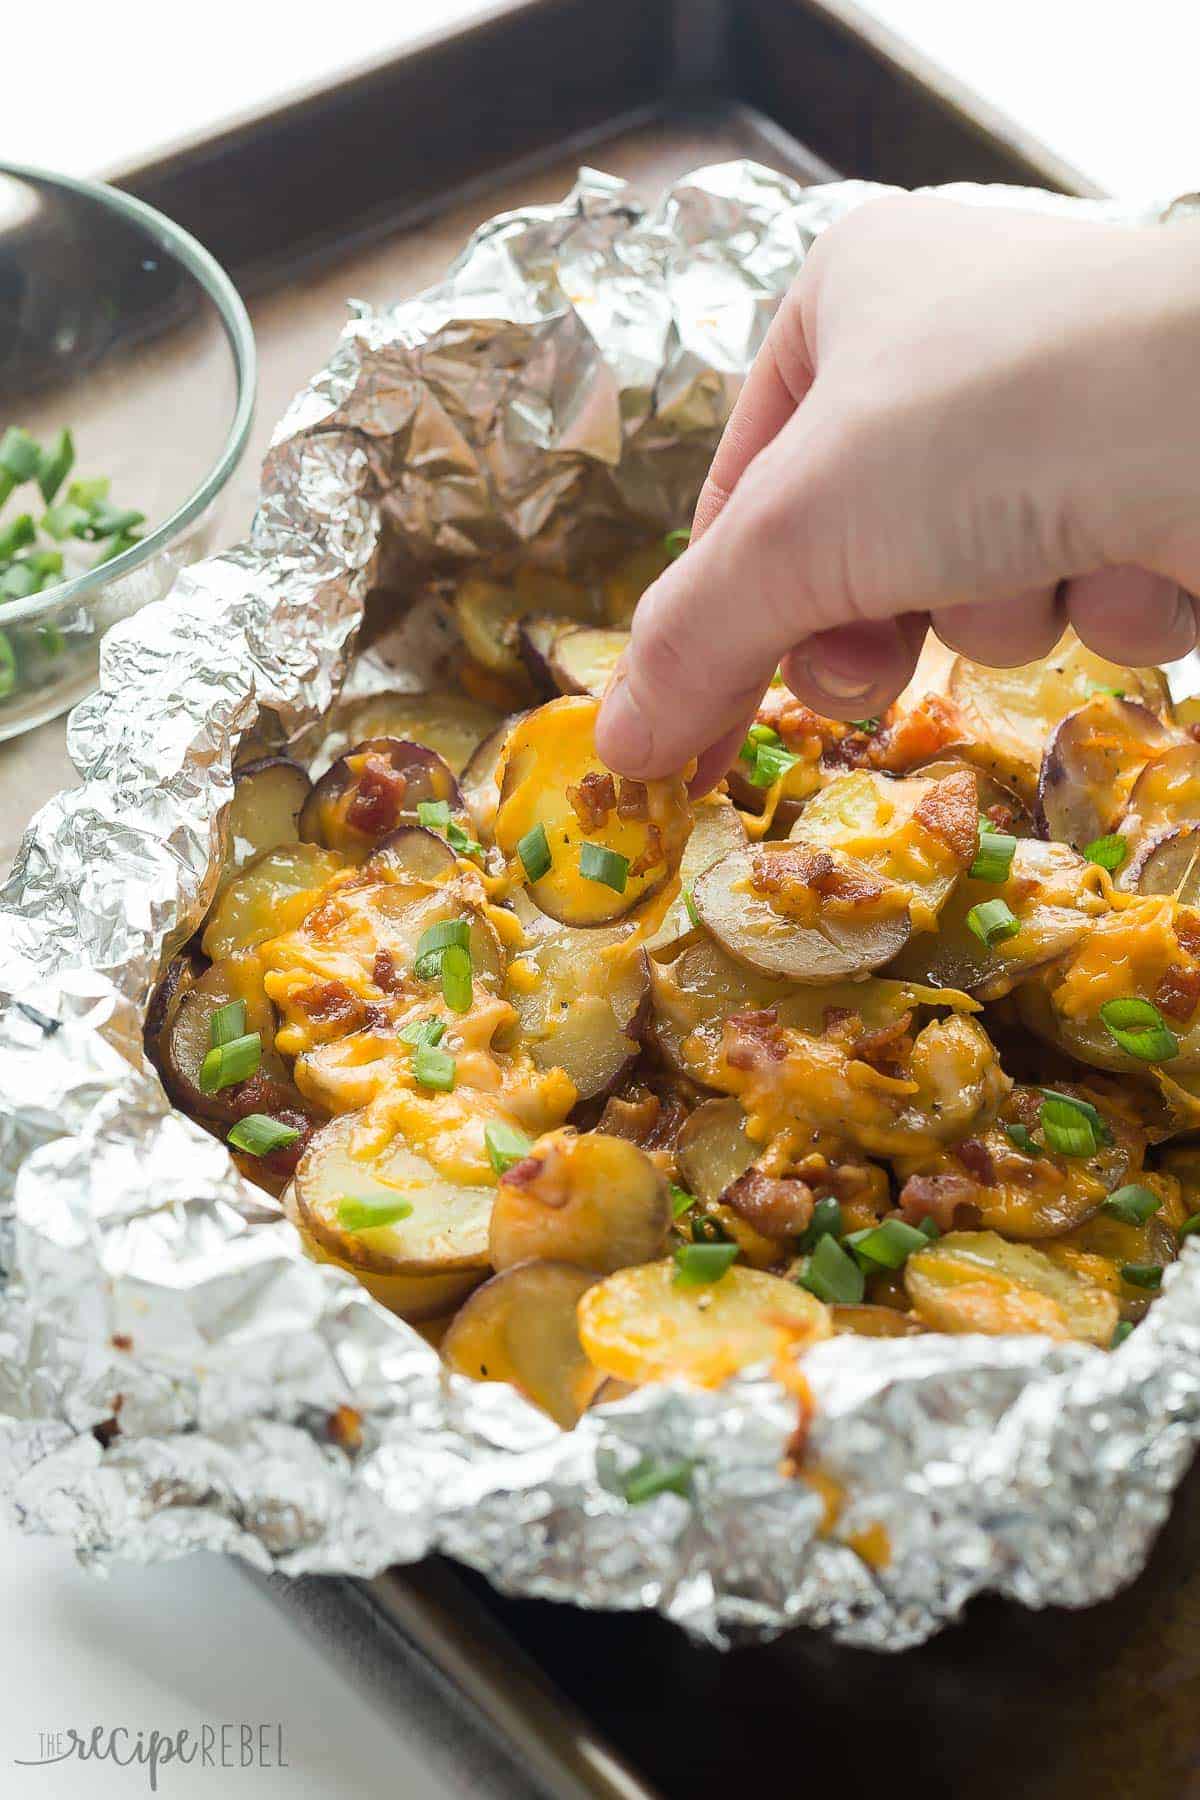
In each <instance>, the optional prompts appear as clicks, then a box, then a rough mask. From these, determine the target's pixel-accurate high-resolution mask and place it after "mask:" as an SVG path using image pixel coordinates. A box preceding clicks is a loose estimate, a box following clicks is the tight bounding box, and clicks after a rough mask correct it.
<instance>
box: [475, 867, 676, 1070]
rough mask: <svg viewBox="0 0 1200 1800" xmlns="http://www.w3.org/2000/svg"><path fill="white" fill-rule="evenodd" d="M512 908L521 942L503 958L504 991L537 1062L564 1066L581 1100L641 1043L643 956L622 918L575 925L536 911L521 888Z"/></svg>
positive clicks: (624, 1064) (644, 993)
mask: <svg viewBox="0 0 1200 1800" xmlns="http://www.w3.org/2000/svg"><path fill="white" fill-rule="evenodd" d="M513 910H514V911H515V912H516V915H517V917H518V919H519V920H520V922H521V925H522V927H523V928H524V933H525V944H524V947H523V948H522V949H521V950H520V952H519V953H518V954H517V956H516V957H514V959H513V961H512V962H511V963H510V965H509V973H508V985H507V988H506V998H507V999H508V1000H509V1001H511V1003H512V1005H513V1007H514V1008H515V1010H516V1014H517V1017H518V1019H519V1021H520V1026H521V1036H522V1042H523V1043H524V1045H525V1047H526V1048H527V1049H528V1051H529V1054H530V1056H531V1057H532V1058H533V1061H534V1063H535V1064H536V1066H537V1067H538V1068H539V1069H552V1068H558V1069H563V1070H564V1071H565V1072H566V1074H567V1075H569V1076H570V1078H571V1081H572V1082H573V1083H574V1085H575V1088H576V1091H577V1093H578V1097H579V1099H580V1100H593V1099H595V1098H596V1097H597V1096H598V1095H601V1094H605V1093H607V1092H608V1090H609V1089H610V1088H611V1087H612V1086H613V1084H614V1083H615V1082H616V1081H617V1080H619V1078H620V1076H621V1075H622V1074H623V1073H624V1071H625V1070H626V1069H627V1068H628V1066H629V1064H630V1063H631V1062H632V1061H633V1059H634V1057H635V1056H636V1055H637V1054H638V1050H639V1048H640V1044H639V1041H638V1040H639V1034H640V1030H641V1024H642V1015H643V1010H644V1007H645V1003H646V999H647V995H648V992H649V977H648V972H647V968H646V958H645V956H644V955H643V953H642V951H641V950H640V949H637V948H635V947H628V946H627V940H628V937H629V927H628V926H627V925H612V926H593V927H591V928H590V929H588V930H586V931H576V930H574V929H573V928H572V927H571V926H569V925H560V924H558V923H557V922H556V921H554V920H552V919H550V918H548V917H547V916H546V915H545V914H544V913H540V912H539V911H538V910H537V908H536V907H535V906H534V905H533V903H532V901H530V899H529V898H528V896H527V895H526V894H525V893H524V892H523V891H522V890H520V889H518V890H517V892H516V893H514V895H513Z"/></svg>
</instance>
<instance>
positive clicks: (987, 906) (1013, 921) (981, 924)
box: [967, 900, 1021, 950]
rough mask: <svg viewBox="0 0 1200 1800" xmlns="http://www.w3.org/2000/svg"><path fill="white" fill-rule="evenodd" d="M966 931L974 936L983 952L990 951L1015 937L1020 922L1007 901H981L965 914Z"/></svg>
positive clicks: (1019, 927)
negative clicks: (981, 946)
mask: <svg viewBox="0 0 1200 1800" xmlns="http://www.w3.org/2000/svg"><path fill="white" fill-rule="evenodd" d="M967 929H968V931H971V932H973V933H974V934H975V936H976V937H977V938H978V939H979V941H980V943H981V944H982V945H983V947H984V949H985V950H990V949H991V948H992V945H993V944H1002V943H1003V942H1004V940H1005V938H1012V937H1016V935H1017V933H1018V931H1020V929H1021V922H1020V920H1019V919H1018V918H1016V917H1015V915H1014V913H1013V910H1012V908H1011V907H1010V906H1009V904H1008V902H1007V900H981V901H980V902H979V904H978V906H973V907H972V908H971V910H970V912H969V913H968V914H967Z"/></svg>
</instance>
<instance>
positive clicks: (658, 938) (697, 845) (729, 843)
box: [646, 794, 747, 957]
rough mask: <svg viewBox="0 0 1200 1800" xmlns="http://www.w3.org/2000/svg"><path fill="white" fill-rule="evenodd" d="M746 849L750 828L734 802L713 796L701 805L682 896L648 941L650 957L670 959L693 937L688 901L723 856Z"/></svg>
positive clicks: (682, 871)
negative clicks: (697, 884) (743, 820)
mask: <svg viewBox="0 0 1200 1800" xmlns="http://www.w3.org/2000/svg"><path fill="white" fill-rule="evenodd" d="M746 845H747V838H746V827H745V826H744V825H743V824H742V817H741V814H740V813H739V812H738V809H737V807H736V806H734V805H733V803H732V802H731V801H729V800H727V799H726V798H725V796H724V795H723V794H710V795H709V796H708V797H707V798H706V799H704V800H701V801H700V803H699V804H698V805H697V807H696V815H695V818H694V820H693V822H692V831H691V836H690V837H689V838H688V841H687V844H686V845H685V847H684V852H683V860H682V862H681V863H680V865H679V893H678V894H677V895H676V896H675V898H674V900H672V902H671V904H670V906H669V907H668V908H667V910H666V912H665V913H664V915H663V921H662V924H661V925H660V926H659V927H658V930H657V931H655V932H653V933H652V934H651V935H650V937H648V938H647V939H646V950H647V953H648V954H649V955H651V956H657V957H670V956H672V955H673V954H674V953H675V951H676V950H677V949H678V948H679V947H680V945H682V944H683V942H684V940H685V939H686V938H688V937H691V936H692V935H693V933H694V932H695V930H696V924H695V921H694V920H693V918H692V915H691V913H690V912H689V911H688V899H689V897H690V896H691V895H692V893H693V890H694V889H695V885H696V883H697V881H699V879H700V877H701V875H703V874H704V871H705V870H706V869H711V867H712V865H713V864H714V863H716V862H720V860H721V858H722V857H723V856H728V855H730V854H731V853H732V852H733V851H735V850H744V849H745V848H746ZM693 904H694V902H693Z"/></svg>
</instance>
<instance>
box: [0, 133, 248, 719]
mask: <svg viewBox="0 0 1200 1800" xmlns="http://www.w3.org/2000/svg"><path fill="white" fill-rule="evenodd" d="M254 387H255V354H254V334H253V332H252V330H251V327H250V320H249V318H248V317H247V314H246V309H245V307H244V306H243V304H242V301H241V298H240V296H239V294H238V292H237V289H236V288H235V287H234V285H233V283H232V281H231V280H230V279H229V277H228V275H226V274H225V272H224V270H223V269H222V268H221V267H220V266H219V264H217V263H216V262H214V261H213V258H212V257H211V256H210V255H209V254H208V252H207V251H206V250H204V249H203V248H202V247H201V245H199V244H198V243H197V242H196V241H195V239H194V238H192V237H189V236H188V234H187V232H185V231H181V230H180V229H179V227H178V226H177V225H173V224H172V223H171V222H170V220H169V219H165V218H163V217H162V215H161V214H160V213H157V212H155V211H154V210H153V209H152V208H151V207H149V206H143V205H142V203H141V201H139V200H133V199H131V198H130V197H129V196H128V195H127V194H122V193H119V192H118V191H117V190H116V189H115V188H111V187H105V186H103V185H102V184H101V183H99V182H85V181H74V180H69V179H68V178H66V177H65V176H60V175H50V174H46V173H44V172H42V171H40V170H37V169H27V168H23V167H21V166H19V165H14V164H9V163H0V437H2V436H3V433H4V431H5V430H6V429H7V428H8V427H9V426H14V425H15V426H21V427H23V428H24V429H25V430H26V431H29V432H30V433H32V435H33V436H34V437H35V438H37V439H38V441H39V442H41V443H43V444H49V443H50V442H51V441H52V440H53V438H54V437H55V436H56V434H57V433H58V432H59V431H60V430H61V429H63V428H64V427H65V428H68V429H69V430H70V431H71V432H72V434H73V436H74V440H75V458H76V460H75V467H74V469H73V470H72V472H71V475H70V476H69V477H68V483H67V484H64V486H63V489H62V492H61V493H60V495H59V496H58V498H59V499H63V498H64V497H65V494H66V487H67V485H68V484H69V482H70V481H73V480H77V479H90V478H92V477H108V478H109V479H110V480H111V499H112V500H113V501H114V502H115V503H116V504H118V505H120V506H123V507H131V508H134V509H136V510H137V511H139V512H144V513H145V514H146V524H145V525H144V526H143V527H142V530H143V532H144V534H145V535H144V537H143V538H142V540H141V542H140V543H136V544H134V545H133V546H132V547H131V548H130V549H128V550H125V551H123V552H122V553H121V555H119V556H117V557H114V558H113V559H112V561H110V562H107V563H105V564H103V565H102V566H101V567H100V568H92V567H89V566H88V565H89V563H91V562H94V561H95V558H96V555H97V547H96V546H94V545H89V544H83V543H80V542H78V541H75V540H69V541H68V543H67V544H64V545H62V546H59V547H61V548H63V550H64V552H65V553H66V554H67V559H68V560H67V564H66V569H65V571H64V572H65V573H70V571H71V570H72V568H74V569H75V570H76V571H77V572H75V573H71V574H70V579H67V580H64V581H62V582H61V583H60V584H59V585H57V586H55V587H52V588H47V589H45V590H43V591H42V592H41V593H38V594H34V595H31V596H30V597H29V598H28V599H24V600H5V599H0V740H2V739H4V738H9V737H13V736H15V735H16V734H17V733H18V732H21V731H27V730H28V729H29V728H30V727H31V726H33V725H38V724H40V723H41V722H42V721H43V720H44V719H49V718H52V717H53V716H54V715H55V714H56V713H59V712H62V711H64V710H65V709H66V708H67V707H68V706H71V705H73V704H74V702H75V701H76V700H78V699H79V698H80V697H81V696H82V695H83V694H85V693H86V692H87V691H88V689H89V688H90V687H92V686H94V684H95V677H96V664H97V657H98V653H99V644H100V638H101V637H102V635H103V634H104V632H105V631H106V630H107V629H108V627H109V626H110V625H111V624H113V623H114V621H115V620H117V619H122V618H125V617H126V616H127V615H128V614H130V613H133V612H136V611H137V610H138V608H139V607H141V606H145V605H146V604H147V603H148V602H149V601H151V600H157V599H160V598H161V597H162V595H163V594H165V593H166V592H167V590H168V589H169V588H170V586H171V584H172V582H173V581H174V579H175V576H176V574H177V572H178V571H179V569H180V568H182V567H183V566H184V565H185V564H187V563H190V562H195V561H197V560H198V559H199V558H200V557H201V556H204V555H206V554H207V553H208V551H209V550H210V549H212V548H213V540H214V534H215V531H216V528H217V524H218V517H217V514H218V506H219V502H220V498H221V495H222V492H223V490H224V488H225V486H226V484H227V482H228V481H229V478H230V476H231V475H232V474H233V471H234V470H235V469H236V467H237V465H238V462H239V460H240V458H241V455H242V452H243V450H244V449H245V446H246V439H247V437H248V435H249V431H250V425H251V420H252V417H253V412H254ZM44 510H45V507H44V503H43V500H42V496H41V495H40V493H39V492H38V490H37V487H36V486H34V485H29V486H25V487H19V488H17V489H16V490H15V491H14V492H13V494H12V495H11V496H10V498H9V500H8V502H7V504H6V505H5V506H4V508H3V509H2V510H0V528H2V527H3V526H4V525H6V524H7V523H9V522H10V521H11V519H12V518H13V517H14V515H17V514H19V513H21V512H31V513H32V514H33V516H34V518H35V519H37V518H39V517H40V516H41V515H42V513H43V512H44Z"/></svg>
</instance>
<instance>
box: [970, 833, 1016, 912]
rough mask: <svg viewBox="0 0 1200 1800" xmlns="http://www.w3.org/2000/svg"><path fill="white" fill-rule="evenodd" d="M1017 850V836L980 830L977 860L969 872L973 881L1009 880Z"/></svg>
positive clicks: (976, 853)
mask: <svg viewBox="0 0 1200 1800" xmlns="http://www.w3.org/2000/svg"><path fill="white" fill-rule="evenodd" d="M1016 850H1017V840H1016V838H1015V837H1010V836H1009V835H1008V833H1007V832H1005V831H987V832H980V834H979V848H978V850H977V851H976V852H975V861H974V862H973V863H972V864H971V867H970V868H969V869H968V870H967V873H968V875H969V876H970V877H971V880H972V881H993V882H1000V881H1007V880H1008V877H1009V874H1010V872H1011V870H1012V859H1013V857H1014V856H1015V855H1016ZM1010 916H1011V915H1010ZM1008 935H1009V936H1010V937H1011V936H1012V933H1011V932H1009V933H1008Z"/></svg>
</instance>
